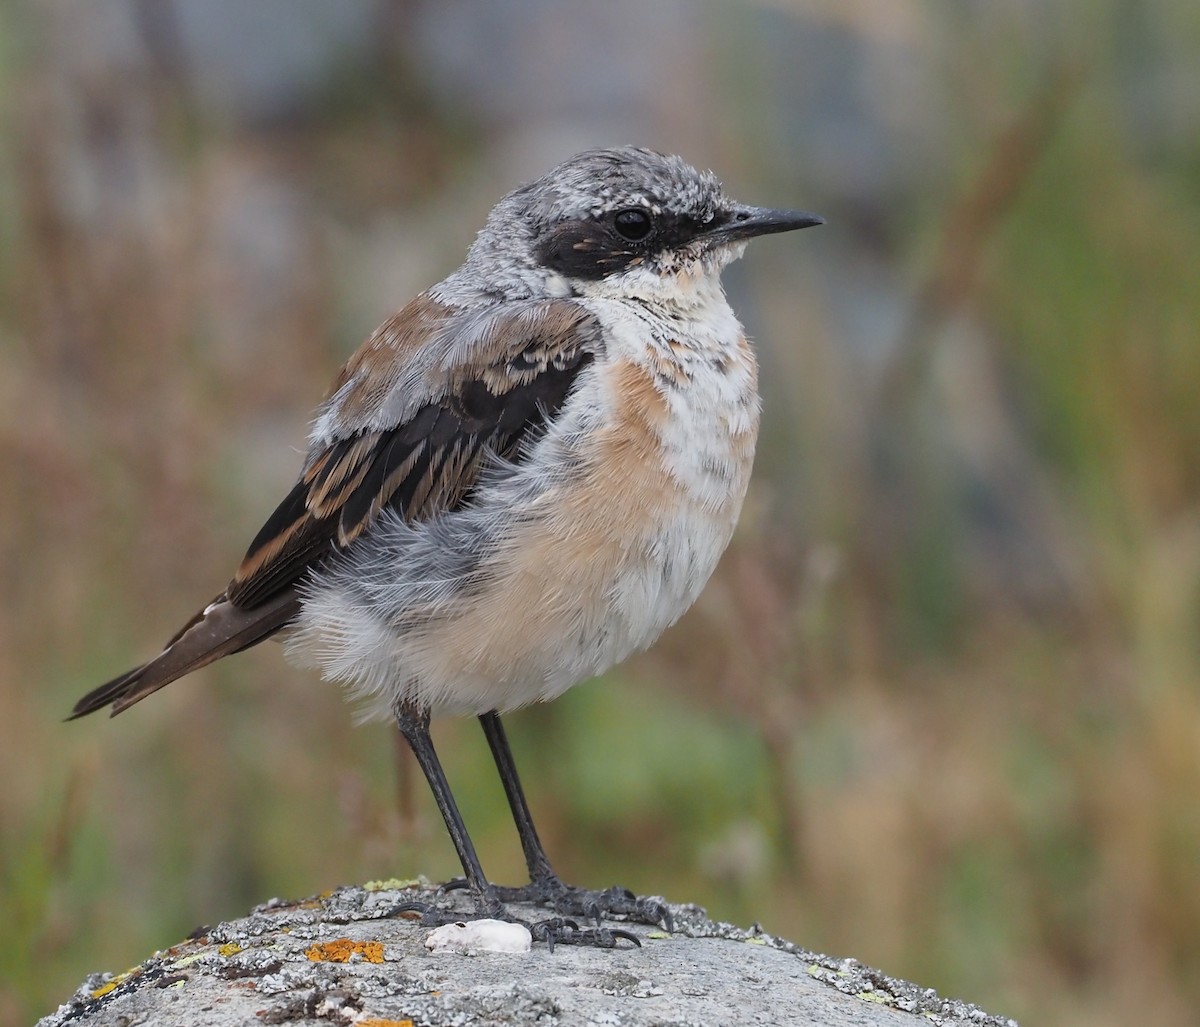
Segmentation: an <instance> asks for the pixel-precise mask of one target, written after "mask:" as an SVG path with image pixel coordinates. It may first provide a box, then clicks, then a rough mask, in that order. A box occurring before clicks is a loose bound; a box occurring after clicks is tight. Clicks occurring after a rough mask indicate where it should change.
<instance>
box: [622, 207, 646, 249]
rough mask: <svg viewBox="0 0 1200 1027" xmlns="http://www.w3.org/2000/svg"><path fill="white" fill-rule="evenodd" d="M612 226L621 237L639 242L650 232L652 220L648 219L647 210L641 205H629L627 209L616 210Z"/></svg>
mask: <svg viewBox="0 0 1200 1027" xmlns="http://www.w3.org/2000/svg"><path fill="white" fill-rule="evenodd" d="M613 227H614V228H615V229H616V230H617V235H619V236H620V237H621V238H622V239H628V240H629V242H640V241H641V240H642V239H645V238H646V236H648V235H649V234H650V229H651V228H653V227H654V222H653V221H652V220H651V219H650V214H649V212H647V211H645V210H643V209H642V208H641V207H630V208H629V209H628V210H619V211H617V213H616V216H615V217H614V218H613Z"/></svg>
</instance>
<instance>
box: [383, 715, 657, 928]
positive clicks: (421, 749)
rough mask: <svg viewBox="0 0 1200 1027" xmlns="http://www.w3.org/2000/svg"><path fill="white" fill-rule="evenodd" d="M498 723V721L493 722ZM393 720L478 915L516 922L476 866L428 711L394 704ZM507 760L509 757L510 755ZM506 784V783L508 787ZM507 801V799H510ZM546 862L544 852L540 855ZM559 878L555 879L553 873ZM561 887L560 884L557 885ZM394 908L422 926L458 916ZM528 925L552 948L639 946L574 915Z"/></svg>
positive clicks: (412, 906) (416, 906) (425, 907)
mask: <svg viewBox="0 0 1200 1027" xmlns="http://www.w3.org/2000/svg"><path fill="white" fill-rule="evenodd" d="M497 723H499V722H497ZM396 724H397V726H398V727H399V728H400V733H401V734H402V735H403V736H404V739H405V741H407V742H408V745H409V748H411V749H412V751H413V755H414V756H416V758H417V763H418V764H420V767H421V770H422V772H423V773H424V774H425V780H427V781H428V782H429V788H430V790H431V791H432V792H433V798H434V801H435V802H436V803H437V808H438V810H439V812H440V813H441V814H442V819H443V820H445V822H446V830H447V831H448V832H449V834H450V840H451V841H452V842H453V843H454V849H455V851H456V852H457V853H458V858H459V861H460V862H461V863H462V868H463V873H465V874H466V875H467V876H466V884H467V885H468V886H469V887H470V889H471V891H472V892H474V894H475V905H476V911H477V913H478V915H479V917H480V918H485V917H487V918H495V919H497V920H508V921H512V922H516V923H524V921H521V920H517V918H515V917H513V916H511V915H510V914H509V913H508V912H507V911H506V910H505V908H504V906H503V904H502V900H501V898H500V896H499V895H498V894H497V889H496V887H495V886H494V885H492V884H491V883H490V882H489V881H488V879H487V878H486V877H484V875H483V867H482V866H481V865H480V862H479V856H478V855H477V854H476V852H475V845H474V843H473V842H472V841H471V836H470V835H469V834H467V826H466V824H464V823H463V818H462V814H461V813H459V811H458V804H457V803H456V802H455V801H454V795H453V794H452V793H451V791H450V783H449V782H448V781H447V780H446V773H445V771H443V770H442V763H441V760H439V759H438V756H437V752H436V751H435V750H434V748H433V739H432V738H431V737H430V735H429V712H428V711H427V710H418V709H414V708H413V707H412V706H409V705H407V704H401V705H398V706H397V708H396ZM509 762H510V764H511V762H512V757H511V755H510V756H509ZM507 788H508V784H507V782H506V783H505V789H506V790H507ZM520 788H521V786H520V783H519V782H518V783H517V791H518V793H519V792H520ZM510 801H511V799H510ZM524 801H525V799H524V796H521V803H522V805H524ZM525 812H526V817H528V812H529V811H528V808H526V811H525ZM529 827H530V830H531V831H532V829H533V824H532V823H530V824H529ZM533 837H534V842H535V844H536V845H537V847H538V848H539V849H540V847H541V843H540V842H538V841H537V835H536V834H534V836H533ZM542 861H543V862H545V856H543V857H542ZM546 870H547V871H548V872H549V873H550V874H551V876H553V871H551V870H550V865H549V863H546ZM555 880H557V878H555ZM560 887H562V886H561V885H560ZM391 912H392V913H393V914H395V913H403V912H419V913H420V914H421V922H422V923H423V924H425V925H426V926H430V927H432V926H438V925H441V924H447V923H454V922H456V921H458V920H460V919H462V918H461V917H460V916H459V915H458V914H456V913H452V912H449V911H448V910H442V909H438V908H437V907H435V906H431V905H429V904H427V903H416V902H407V903H402V904H401V905H399V906H396V907H395V908H394V909H393V910H392V911H391ZM525 926H527V927H528V928H529V930H530V933H531V934H532V935H533V937H534V938H535V939H537V940H538V941H544V942H546V943H547V944H548V945H549V946H550V947H551V948H553V947H554V945H555V944H560V945H592V946H595V947H597V948H615V947H616V945H617V942H618V941H621V940H624V941H630V942H633V944H634V945H639V946H640V945H641V942H639V941H638V940H637V938H636V937H634V936H633V935H632V934H630V933H629V932H628V931H615V930H610V929H608V928H604V927H595V928H591V927H584V928H581V927H580V926H579V925H578V924H576V923H575V922H574V921H573V920H565V919H563V918H561V917H556V918H555V919H553V920H545V921H542V922H541V923H536V924H525Z"/></svg>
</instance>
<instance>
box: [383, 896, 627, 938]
mask: <svg viewBox="0 0 1200 1027" xmlns="http://www.w3.org/2000/svg"><path fill="white" fill-rule="evenodd" d="M451 883H457V882H451ZM406 913H418V914H420V923H421V926H422V927H444V926H445V925H446V924H457V923H470V922H471V921H474V920H503V921H505V922H506V923H510V924H520V925H521V926H522V927H524V928H526V929H527V930H528V931H529V933H530V935H531V936H532V938H533V940H534V941H540V942H544V943H545V944H546V946H547V948H549V949H550V951H551V952H553V951H554V946H555V945H586V946H591V947H592V948H598V949H615V948H616V947H617V943H618V942H621V941H628V942H631V943H632V944H633V946H634V947H635V948H641V946H642V943H641V942H640V941H639V940H638V938H637V936H636V935H634V934H632V933H630V932H629V931H622V930H619V929H614V928H608V927H605V926H604V925H603V924H602V923H601V922H600V920H599V918H596V925H595V926H594V927H580V926H579V924H578V923H576V922H575V921H574V920H569V919H567V918H565V917H553V918H551V919H549V920H538V921H535V922H533V923H531V922H529V921H528V920H522V919H521V918H520V917H518V916H513V915H512V914H511V913H510V912H509V911H508V910H506V909H505V908H504V906H503V904H502V903H500V902H499V901H495V902H490V901H486V900H485V901H483V902H481V903H479V904H478V907H477V909H476V911H475V913H474V914H472V915H469V916H464V915H463V914H462V912H460V911H456V910H453V909H446V908H444V907H442V906H438V905H435V904H434V903H432V902H402V903H400V904H398V905H396V906H393V907H392V908H391V909H390V910H389V911H388V914H387V915H388V916H403V915H404V914H406Z"/></svg>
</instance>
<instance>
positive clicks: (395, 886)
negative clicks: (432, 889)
mask: <svg viewBox="0 0 1200 1027" xmlns="http://www.w3.org/2000/svg"><path fill="white" fill-rule="evenodd" d="M420 887H421V879H420V878H419V877H411V878H409V879H408V880H406V881H402V880H401V879H400V878H398V877H389V878H388V879H387V880H386V881H368V882H367V883H366V884H364V885H363V891H404V890H405V889H406V888H420Z"/></svg>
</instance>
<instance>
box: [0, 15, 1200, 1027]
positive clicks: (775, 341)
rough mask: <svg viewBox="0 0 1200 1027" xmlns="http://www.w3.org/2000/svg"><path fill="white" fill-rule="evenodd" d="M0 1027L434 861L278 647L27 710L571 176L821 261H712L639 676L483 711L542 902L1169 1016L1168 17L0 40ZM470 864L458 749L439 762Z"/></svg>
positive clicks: (947, 984)
mask: <svg viewBox="0 0 1200 1027" xmlns="http://www.w3.org/2000/svg"><path fill="white" fill-rule="evenodd" d="M0 118H2V123H0V132H2V136H0V451H2V452H3V458H2V459H0V574H2V578H0V581H2V582H3V589H2V591H0V683H2V688H3V693H2V699H0V701H2V703H3V705H2V707H0V752H2V753H3V757H2V759H3V762H2V766H3V774H4V784H3V788H0V924H2V925H3V928H4V937H5V941H4V943H3V945H0V1024H3V1025H4V1027H8V1025H18V1024H27V1023H29V1022H31V1021H32V1020H33V1019H34V1018H35V1017H36V1016H38V1015H41V1014H43V1013H46V1012H48V1011H50V1010H52V1009H53V1008H54V1007H55V1005H56V1004H57V1003H58V1002H60V1001H62V1000H64V999H65V998H66V997H67V996H68V995H69V994H70V992H71V990H72V989H73V988H74V987H75V985H76V984H77V983H78V982H79V981H80V979H81V978H82V976H83V975H84V974H85V973H86V972H89V971H93V970H101V969H104V970H111V971H119V970H121V969H123V968H125V967H126V966H128V965H130V964H133V963H136V962H138V961H140V960H141V959H143V958H144V957H145V956H146V955H148V954H149V953H150V952H151V951H152V950H153V949H155V948H160V947H165V946H168V945H170V944H172V943H173V942H175V941H177V940H179V939H180V938H182V937H183V936H184V935H185V934H187V933H188V932H189V931H191V930H192V929H193V928H195V927H196V926H197V925H198V924H203V923H212V922H215V921H217V920H218V919H221V918H229V917H235V916H238V915H239V914H242V913H243V912H245V911H246V910H247V909H248V907H249V906H251V905H252V904H254V903H257V902H260V901H263V900H265V899H267V898H270V897H271V896H276V895H278V896H289V897H298V896H304V895H309V894H312V893H315V892H319V891H321V890H324V889H327V888H330V887H333V886H336V885H338V884H341V883H348V882H358V881H363V880H367V879H371V878H381V877H391V876H401V877H407V876H410V875H414V874H416V873H424V874H427V875H428V876H429V877H430V878H433V879H443V878H446V877H448V876H451V875H453V874H455V873H456V872H457V869H458V868H457V865H456V862H455V858H454V855H453V850H452V849H451V847H450V845H449V842H448V841H447V840H446V838H445V834H444V830H443V828H442V826H441V823H440V821H439V820H438V818H437V813H436V810H435V809H434V807H433V804H432V801H431V800H430V798H429V797H428V795H427V791H426V788H425V785H424V782H423V781H422V780H421V779H420V775H419V774H418V773H417V772H416V770H415V767H414V766H413V765H411V764H410V763H409V762H408V760H407V759H406V758H404V755H403V754H402V753H400V752H399V750H398V748H397V746H396V743H395V740H394V738H393V733H392V732H391V731H390V730H389V729H388V728H387V727H386V726H381V725H372V726H369V727H365V728H355V727H354V726H353V723H352V711H351V709H350V708H349V707H347V706H346V705H345V704H344V703H343V702H342V700H341V698H340V696H339V695H338V693H337V691H336V689H334V688H333V687H331V686H329V685H326V684H323V683H322V682H321V681H319V680H318V679H317V678H316V677H315V676H314V675H312V674H309V673H302V672H298V671H295V670H293V669H291V668H290V667H289V666H288V665H287V664H286V663H285V662H284V660H283V656H282V653H281V651H280V648H279V647H278V646H274V645H268V646H263V647H261V648H259V649H256V650H254V651H252V652H250V653H247V654H245V655H242V656H239V657H238V658H237V659H235V660H230V661H227V662H223V663H221V664H220V665H218V666H216V667H213V668H211V669H209V670H206V671H204V672H202V673H200V674H197V675H195V676H194V677H192V678H188V679H186V680H184V681H182V682H180V683H179V684H176V685H174V686H173V687H171V688H170V689H168V690H166V691H164V692H163V693H161V694H160V695H158V696H156V697H155V699H154V701H153V702H149V703H146V704H144V705H141V706H139V707H137V709H136V710H134V711H132V712H130V713H129V714H127V715H125V716H123V717H121V718H120V719H118V720H117V721H114V722H106V721H104V720H103V719H102V718H96V719H92V720H88V721H85V722H82V723H77V724H70V725H64V724H63V723H61V720H62V717H63V716H64V715H65V714H66V713H67V711H68V710H69V709H70V706H71V704H72V702H73V701H74V700H75V699H76V698H77V697H78V696H79V695H80V694H82V693H83V692H84V691H86V690H87V689H89V688H91V687H93V686H94V685H96V684H98V683H99V682H100V681H102V680H105V679H107V678H109V677H111V676H112V675H114V674H116V673H117V672H119V671H122V670H124V669H125V668H126V667H128V666H130V665H132V664H134V663H136V662H138V661H140V660H142V659H145V658H146V657H147V656H148V655H150V654H152V653H154V652H156V651H157V647H158V646H159V645H160V644H161V643H162V642H163V641H164V640H165V639H166V637H167V636H168V635H169V634H170V633H171V632H172V631H173V630H174V629H175V628H176V627H177V626H178V624H180V623H181V622H182V621H183V619H185V618H186V617H187V616H188V615H190V614H191V613H192V612H193V610H194V609H195V608H196V606H197V605H198V604H199V603H201V602H203V601H205V600H206V599H207V598H208V597H210V596H211V595H213V594H215V592H217V591H218V590H219V589H220V588H222V587H223V586H224V584H225V582H226V580H227V579H228V577H229V575H230V573H231V572H232V570H233V568H234V567H235V566H236V563H237V561H238V560H239V559H240V556H241V554H242V552H243V550H244V548H245V545H246V543H247V542H248V540H249V539H250V538H251V537H252V536H253V534H254V533H255V532H256V531H257V529H258V527H259V525H260V523H261V522H262V520H263V519H264V518H265V516H266V515H267V514H268V513H269V512H270V511H271V510H272V509H273V507H274V505H275V502H276V500H277V499H278V498H279V497H281V496H282V495H283V493H284V491H285V490H286V489H287V488H288V487H289V486H290V485H291V483H292V481H293V479H294V476H295V475H296V473H297V472H298V469H299V466H300V461H301V451H302V447H303V442H304V438H305V432H306V426H307V421H308V418H309V416H310V414H311V412H312V410H313V408H314V406H315V404H316V403H317V401H318V400H319V398H320V397H321V395H322V394H323V392H324V389H325V387H326V384H327V383H328V381H329V380H330V378H331V376H332V374H333V372H334V371H335V369H336V368H337V367H338V365H339V364H340V363H341V362H342V360H343V359H344V358H345V357H346V356H347V355H348V354H349V353H350V352H351V351H352V349H353V348H354V347H355V346H356V345H357V343H358V342H359V341H360V340H361V339H362V338H364V337H365V336H366V335H367V334H368V333H369V332H370V331H371V330H372V328H374V326H375V325H376V324H378V323H379V322H380V321H381V320H383V319H384V318H385V317H386V316H387V315H388V314H390V313H391V312H392V311H394V310H395V309H397V308H398V307H399V306H401V305H402V304H403V303H404V302H405V301H407V300H408V299H409V298H410V297H411V296H412V295H413V294H414V293H416V292H417V291H419V290H420V289H422V288H424V287H425V286H427V285H429V284H431V283H433V282H435V281H437V280H438V279H439V278H441V277H442V276H443V275H444V274H446V273H447V272H448V271H450V270H451V269H452V268H454V267H455V266H457V264H458V262H459V260H460V259H461V257H462V255H463V253H464V252H465V250H466V247H467V246H468V244H469V243H470V241H471V239H472V238H473V235H474V232H475V231H476V230H477V229H478V228H479V226H480V225H481V224H482V221H483V218H484V216H485V215H486V213H487V211H488V209H489V208H490V207H491V205H492V203H493V202H494V201H495V200H496V199H497V198H499V196H500V195H501V194H503V193H504V192H506V191H507V190H509V189H510V188H512V187H513V186H515V185H516V184H518V183H519V182H521V181H524V180H528V179H529V178H531V177H535V176H537V175H538V174H540V173H541V172H543V171H545V170H546V169H548V168H549V167H550V166H551V165H552V164H554V163H556V162H557V161H559V160H561V159H562V158H564V157H566V156H568V155H570V154H571V153H573V152H575V151H576V150H579V149H582V148H585V147H589V146H595V145H605V144H619V143H626V142H633V143H640V144H643V145H650V146H653V147H656V148H658V149H663V150H667V151H675V152H679V153H681V154H683V155H685V156H686V157H687V158H688V159H690V160H691V161H692V162H693V163H696V164H698V165H701V166H705V167H711V168H713V169H715V170H716V171H717V172H718V174H719V175H720V176H721V177H722V178H723V179H724V180H725V181H726V183H727V185H728V186H729V188H730V190H731V192H732V193H733V194H734V195H736V196H738V197H740V198H743V199H745V200H747V201H750V202H759V203H766V204H772V205H779V206H801V207H806V208H809V209H812V210H816V211H819V212H821V213H822V214H824V215H825V216H826V217H827V218H828V224H827V226H825V227H823V228H821V229H819V230H818V231H813V232H805V233H803V234H802V235H799V236H789V237H780V238H772V239H768V240H765V241H761V242H759V243H757V244H755V245H754V246H752V247H751V249H750V252H749V254H748V256H747V258H746V259H745V260H744V261H743V262H741V263H740V264H738V265H735V266H734V267H733V268H731V269H730V272H729V273H728V276H727V283H728V288H729V293H730V295H731V299H732V301H733V304H734V307H735V308H736V309H737V311H738V312H739V314H740V316H741V317H742V319H743V320H744V322H745V323H746V325H747V326H748V328H749V329H750V331H751V333H752V335H753V336H754V337H755V338H756V339H757V340H758V344H759V354H760V358H761V361H762V364H763V368H764V374H763V386H764V399H765V415H764V430H763V437H762V441H761V446H760V452H759V459H758V463H757V470H756V476H755V480H754V483H753V485H752V488H751V495H750V497H749V499H748V502H747V507H746V512H745V515H744V516H743V518H742V523H741V527H740V529H739V533H738V535H737V538H736V540H735V542H734V544H733V546H732V548H731V550H730V552H729V554H728V556H727V557H726V559H725V560H724V562H723V564H722V566H721V568H720V569H719V571H718V572H717V575H716V577H715V578H714V580H713V582H712V584H711V585H710V587H709V588H708V590H707V592H706V593H705V594H704V596H703V598H702V599H701V601H700V602H699V604H698V605H697V607H696V609H694V610H693V611H692V612H691V613H690V614H689V615H688V616H687V617H686V618H685V619H684V620H683V622H681V623H680V624H679V625H678V626H677V627H676V628H675V629H674V630H673V631H672V632H670V634H669V635H668V636H667V637H666V638H665V639H664V640H663V641H662V643H661V644H660V645H658V647H657V648H655V649H654V650H653V651H652V652H651V653H649V654H647V655H645V656H644V657H640V658H638V659H636V660H634V661H631V662H630V663H628V664H627V665H626V666H624V667H622V668H620V669H619V670H618V671H616V672H614V673H612V674H610V675H609V676H608V678H607V679H606V680H604V681H602V682H599V683H593V684H589V685H585V686H581V687H579V688H578V689H575V690H574V691H572V692H570V693H569V694H568V695H567V696H565V697H564V698H563V699H561V700H560V701H558V702H556V703H554V704H552V705H549V706H546V707H544V708H537V709H530V710H528V711H525V712H522V713H519V714H517V715H514V716H513V717H511V718H510V721H509V730H510V734H511V736H512V739H513V743H514V748H515V750H516V753H517V758H518V762H519V764H520V765H521V767H522V769H523V772H524V776H525V781H526V784H527V787H528V789H529V791H530V793H531V800H532V804H533V807H534V810H535V813H536V814H537V817H538V824H539V826H540V829H541V833H542V836H543V838H544V839H545V840H546V842H547V846H548V848H549V851H550V853H551V854H552V856H553V858H554V859H555V862H556V865H557V867H558V869H559V870H560V872H561V873H562V875H563V876H564V878H566V879H567V880H570V881H575V882H579V883H587V884H589V885H592V886H598V887H602V886H607V885H609V884H611V883H614V882H620V883H621V884H624V885H627V886H629V887H631V888H633V889H635V890H637V891H639V892H642V893H662V894H665V895H666V896H667V897H668V898H670V899H672V900H676V901H695V902H699V903H701V904H703V905H705V906H707V907H708V909H709V911H710V912H711V913H712V915H714V916H716V917H719V918H724V919H729V920H733V921H736V922H739V923H742V924H746V923H749V922H751V921H753V920H760V921H761V922H762V923H763V925H764V927H765V928H766V929H767V930H769V931H771V932H775V933H779V934H782V935H784V936H786V937H789V938H791V939H793V940H795V941H797V942H799V943H801V944H803V945H806V946H809V947H811V948H815V949H819V950H824V951H828V952H830V953H833V954H837V955H843V956H854V957H857V958H859V959H862V960H864V961H866V962H868V963H870V964H873V965H877V966H879V967H881V968H883V969H884V970H886V971H888V972H889V973H893V974H897V975H900V976H904V977H908V978H912V979H914V980H916V981H919V982H921V983H922V984H924V985H928V986H932V987H936V988H938V989H939V990H941V991H943V992H945V993H948V994H952V995H956V996H960V997H962V998H965V999H969V1000H973V1001H976V1002H978V1003H980V1004H982V1005H983V1006H985V1007H987V1008H989V1009H991V1010H992V1011H995V1012H1003V1013H1006V1014H1008V1015H1011V1016H1015V1017H1018V1018H1024V1019H1028V1021H1029V1022H1046V1023H1056V1024H1066V1025H1073V1024H1088V1025H1090V1027H1098V1025H1109V1024H1112V1025H1116V1024H1122V1023H1130V1022H1142V1023H1147V1022H1153V1023H1156V1024H1158V1025H1160V1027H1162V1025H1175V1024H1180V1025H1182V1024H1191V1023H1194V1022H1195V1019H1194V1018H1195V1009H1196V1008H1197V1004H1198V1003H1200V403H1198V402H1197V389H1198V386H1200V331H1198V329H1197V325H1198V324H1200V273H1198V272H1200V5H1197V4H1196V3H1194V2H1193V0H1059V2H1044V0H1042V2H1039V0H1004V2H996V0H988V2H983V0H973V2H972V0H958V2H940V3H939V2H931V0H759V2H727V3H717V2H711V3H703V2H696V0H659V2H655V3H646V2H645V0H607V2H605V3H603V4H600V3H595V2H591V0H525V2H521V3H515V2H514V3H507V4H499V3H486V2H483V0H408V2H404V3H388V2H383V0H341V2H339V3H336V4H335V3H328V2H322V0H256V2H254V3H252V4H246V3H243V2H241V0H175V2H167V0H140V2H135V0H93V2H91V3H89V4H74V3H69V2H66V0H45V2H42V3H38V4H36V5H21V4H16V3H4V4H0ZM437 739H438V742H439V744H440V746H441V750H442V752H443V754H444V757H445V760H446V762H447V764H448V770H449V774H450V778H451V780H452V782H453V783H454V784H455V785H456V786H457V789H458V794H459V796H460V799H461V802H462V804H463V806H464V812H465V815H466V817H467V820H468V822H469V824H470V826H471V828H472V830H473V832H474V833H475V837H476V840H477V842H478V844H479V846H480V848H481V851H482V856H483V861H484V865H485V867H486V868H487V869H488V871H489V873H490V875H491V876H492V877H493V878H494V879H498V880H500V881H511V882H513V883H516V882H517V881H518V880H520V879H521V875H522V871H523V865H522V862H521V856H520V850H519V848H518V846H517V843H516V840H515V838H514V835H513V831H512V827H511V824H510V820H509V815H508V812H507V809H506V807H505V804H504V801H503V797H502V793H501V791H500V788H499V785H498V784H497V782H496V780H495V774H494V771H493V770H492V767H491V764H490V760H489V758H488V755H487V749H486V746H485V744H484V742H483V739H482V736H481V735H480V732H479V731H478V728H477V725H476V724H475V723H474V722H473V721H465V722H447V723H444V724H439V725H438V726H437Z"/></svg>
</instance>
